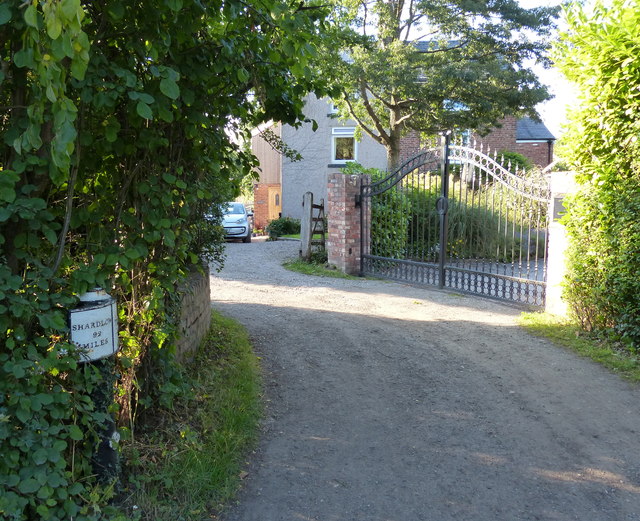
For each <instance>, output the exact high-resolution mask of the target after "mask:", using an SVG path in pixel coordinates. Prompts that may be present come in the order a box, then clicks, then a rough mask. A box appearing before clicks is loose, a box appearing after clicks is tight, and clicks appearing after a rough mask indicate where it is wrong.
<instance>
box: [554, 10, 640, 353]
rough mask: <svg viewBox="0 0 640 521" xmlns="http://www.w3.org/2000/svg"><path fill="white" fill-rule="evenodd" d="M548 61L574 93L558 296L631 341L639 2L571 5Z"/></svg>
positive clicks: (639, 159) (639, 226)
mask: <svg viewBox="0 0 640 521" xmlns="http://www.w3.org/2000/svg"><path fill="white" fill-rule="evenodd" d="M567 21H568V26H569V29H568V31H567V33H566V34H565V35H564V37H563V41H562V43H561V45H560V46H559V48H558V49H557V56H558V60H557V61H558V63H559V65H560V67H561V68H562V70H563V72H564V73H565V75H566V76H567V77H568V78H569V79H570V80H572V81H574V82H575V83H576V84H577V85H578V87H579V89H580V93H581V102H582V103H581V107H582V108H581V109H580V110H576V111H575V112H574V114H573V115H572V120H571V125H570V127H569V132H568V136H567V143H568V148H569V150H570V154H569V157H570V160H571V162H572V164H571V166H572V167H573V168H574V169H575V170H576V171H577V172H578V178H577V179H578V182H579V183H580V190H579V193H578V194H577V195H575V196H574V197H573V198H572V199H571V201H570V204H569V207H568V213H567V216H566V217H565V222H566V224H567V229H568V231H569V234H570V239H571V246H570V248H571V250H570V258H569V274H568V279H567V284H566V291H565V296H566V298H567V299H568V303H569V305H570V307H571V309H572V311H573V314H574V315H575V317H576V318H577V319H578V320H579V321H580V323H581V324H582V325H583V327H584V328H586V329H588V330H600V331H604V332H608V333H610V334H612V335H613V336H614V337H615V338H617V339H620V340H622V341H624V342H626V343H627V344H628V346H629V347H630V348H632V349H638V348H640V277H639V276H638V266H640V142H639V140H638V136H639V135H640V97H639V96H638V92H639V91H640V62H639V61H638V49H640V11H638V9H637V6H636V5H634V4H633V3H629V2H625V1H623V0H611V1H606V2H605V1H596V2H594V3H593V6H591V7H590V8H589V9H584V8H581V7H580V6H579V5H575V6H573V7H572V8H571V9H570V10H569V11H568V13H567Z"/></svg>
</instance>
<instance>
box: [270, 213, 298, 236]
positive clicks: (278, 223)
mask: <svg viewBox="0 0 640 521" xmlns="http://www.w3.org/2000/svg"><path fill="white" fill-rule="evenodd" d="M266 232H267V233H268V234H269V237H271V238H278V237H281V236H282V235H290V234H296V233H300V219H294V218H293V217H280V218H279V219H273V220H272V221H269V224H267V228H266Z"/></svg>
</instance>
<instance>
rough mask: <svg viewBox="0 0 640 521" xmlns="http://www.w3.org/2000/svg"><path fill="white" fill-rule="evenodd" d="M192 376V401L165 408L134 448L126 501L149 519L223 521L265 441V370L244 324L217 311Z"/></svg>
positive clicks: (158, 412)
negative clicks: (249, 460) (219, 518)
mask: <svg viewBox="0 0 640 521" xmlns="http://www.w3.org/2000/svg"><path fill="white" fill-rule="evenodd" d="M187 374H189V377H190V378H191V379H192V382H191V388H192V392H191V393H189V396H188V397H184V398H180V400H178V401H176V402H175V403H174V404H173V408H172V409H171V410H158V411H157V414H155V415H154V418H153V420H152V421H150V422H147V425H146V428H145V432H144V433H142V434H140V433H138V434H137V435H136V438H135V441H133V442H132V443H131V444H130V447H129V449H128V450H130V452H131V454H129V455H128V459H129V460H130V462H131V464H130V465H131V466H130V468H129V469H128V470H129V480H130V482H131V485H132V486H131V488H132V489H133V490H134V492H133V493H132V495H131V496H130V497H129V498H128V499H127V501H126V503H127V506H128V507H129V509H131V511H133V512H135V513H136V514H137V516H136V517H138V518H139V519H141V520H145V521H147V520H148V521H151V520H153V521H164V520H166V521H196V520H198V521H200V520H203V519H215V515H216V513H217V512H219V511H220V510H221V509H222V507H223V506H224V504H225V503H228V502H229V500H230V499H231V498H233V496H234V495H235V493H236V491H237V489H238V487H239V485H240V481H241V479H242V475H241V473H242V466H243V463H244V457H245V456H246V454H247V452H248V451H249V450H250V449H251V447H252V446H253V445H254V444H255V442H256V440H257V435H258V425H259V420H260V416H261V414H262V406H261V401H260V392H261V382H260V371H259V367H258V363H257V359H256V356H255V355H254V354H253V351H252V347H251V344H250V341H249V337H248V335H247V332H246V331H245V330H244V328H243V327H242V326H240V325H239V324H238V323H237V322H235V321H234V320H231V319H229V318H226V317H224V316H222V315H220V314H219V313H217V312H215V311H214V312H213V313H212V323H211V329H210V331H209V335H208V337H207V339H206V340H205V342H204V345H203V347H202V348H201V349H200V352H199V353H198V355H197V356H196V358H195V360H194V361H193V363H192V364H190V365H189V367H188V368H187ZM134 505H135V506H134Z"/></svg>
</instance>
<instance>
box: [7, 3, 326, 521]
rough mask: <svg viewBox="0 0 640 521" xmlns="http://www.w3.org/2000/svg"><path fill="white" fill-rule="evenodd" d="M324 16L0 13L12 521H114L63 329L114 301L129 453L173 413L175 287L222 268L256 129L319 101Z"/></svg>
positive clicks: (88, 406)
mask: <svg viewBox="0 0 640 521" xmlns="http://www.w3.org/2000/svg"><path fill="white" fill-rule="evenodd" d="M323 16H324V9H323V8H321V7H315V6H314V5H313V2H311V3H307V4H306V5H305V7H304V8H301V7H300V6H294V7H291V6H290V5H289V4H288V3H286V2H282V1H280V0H264V1H261V2H260V3H254V2H243V1H239V0H228V1H214V2H208V3H203V2H201V1H199V0H160V1H158V2H132V1H125V0H106V1H104V2H89V1H80V0H28V1H26V2H24V1H22V0H5V1H4V2H2V3H1V4H0V109H1V110H0V138H1V141H0V248H1V250H0V335H2V336H1V337H0V338H1V340H0V453H1V454H2V456H3V457H2V458H1V459H0V517H2V518H3V519H14V520H22V519H52V520H59V519H60V520H61V519H65V520H68V519H74V520H82V519H102V518H104V517H109V518H112V519H116V516H117V514H116V513H114V512H112V511H111V510H112V507H109V506H107V503H108V502H107V499H108V498H109V497H110V496H111V495H112V494H113V493H114V492H113V490H114V489H113V488H112V487H111V486H105V485H104V484H99V483H97V482H96V480H95V476H93V470H92V468H91V454H92V453H93V451H94V448H95V444H96V442H97V435H96V431H97V430H98V428H99V425H100V424H101V423H102V421H103V420H104V413H103V412H100V411H99V410H98V408H96V407H95V405H94V403H93V402H92V400H91V398H90V397H89V394H90V392H91V390H92V389H93V388H95V386H97V385H99V384H100V379H101V378H102V377H101V376H100V373H99V372H98V371H96V370H95V369H94V368H93V367H92V366H91V365H87V364H79V363H78V353H77V352H76V349H75V348H74V346H73V345H71V344H69V342H68V329H67V324H66V310H68V309H69V308H72V307H73V306H74V305H76V303H77V295H78V294H81V293H83V292H85V291H87V290H88V289H90V288H92V287H95V286H100V287H103V288H106V289H107V290H108V291H109V292H110V293H111V294H112V295H113V296H114V297H116V298H117V300H118V314H119V322H120V345H121V351H120V353H119V355H118V359H117V373H118V377H119V379H118V384H117V389H116V394H117V400H116V401H117V404H116V406H115V409H114V410H113V411H112V412H114V413H115V414H116V415H117V419H118V423H119V425H120V426H121V429H122V430H123V432H124V433H125V434H126V432H130V431H132V430H133V429H134V428H135V420H136V417H137V415H139V413H140V412H141V411H143V410H144V409H145V408H146V407H148V406H149V405H150V404H151V403H153V402H154V401H156V400H160V401H164V402H170V400H171V397H172V396H173V395H174V394H175V393H176V392H178V391H179V387H180V380H179V374H180V373H179V371H178V369H177V367H176V365H175V362H174V360H173V356H174V340H175V338H176V334H177V331H176V327H175V315H176V311H177V306H178V304H177V298H176V286H177V284H178V283H179V282H180V281H181V280H182V279H183V278H184V277H185V275H186V274H187V273H188V271H189V270H190V269H193V268H194V267H197V266H199V265H200V263H201V259H202V258H204V259H207V260H209V261H212V262H221V260H222V250H221V247H220V242H221V240H220V239H221V237H220V233H219V229H218V228H217V227H216V226H215V225H213V224H211V223H210V222H208V221H207V220H205V219H204V218H203V216H204V214H205V213H209V212H211V211H212V210H211V209H212V207H214V208H215V204H216V203H219V202H222V201H225V200H228V199H229V198H231V197H233V196H234V194H235V193H236V190H237V188H238V186H239V184H240V180H241V179H242V177H243V176H244V175H245V174H246V173H248V172H249V171H250V170H251V168H252V166H254V158H253V156H252V155H251V154H250V153H249V152H247V151H246V150H245V149H243V148H242V147H241V146H240V145H238V144H237V143H238V142H239V141H241V139H242V138H243V137H244V138H245V139H246V138H247V137H248V136H249V129H250V127H252V126H256V125H258V124H259V123H261V122H264V121H267V120H269V119H271V118H273V119H277V120H281V121H284V122H285V123H290V124H296V123H297V122H298V121H300V120H301V119H302V118H303V116H302V107H303V101H302V98H303V96H304V95H305V94H306V93H307V92H308V91H309V90H311V89H315V90H316V91H317V92H318V93H319V94H320V95H322V94H323V93H325V92H326V86H325V85H323V83H322V81H319V80H318V79H317V78H315V77H314V75H313V74H312V70H311V67H310V60H312V59H313V56H314V53H315V41H316V39H317V38H319V37H320V34H321V31H322V27H323V24H324V21H323ZM214 213H215V210H214Z"/></svg>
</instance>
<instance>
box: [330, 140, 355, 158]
mask: <svg viewBox="0 0 640 521" xmlns="http://www.w3.org/2000/svg"><path fill="white" fill-rule="evenodd" d="M335 140H336V160H337V161H352V160H355V158H356V157H355V143H356V140H355V138H352V137H337V138H335Z"/></svg>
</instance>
